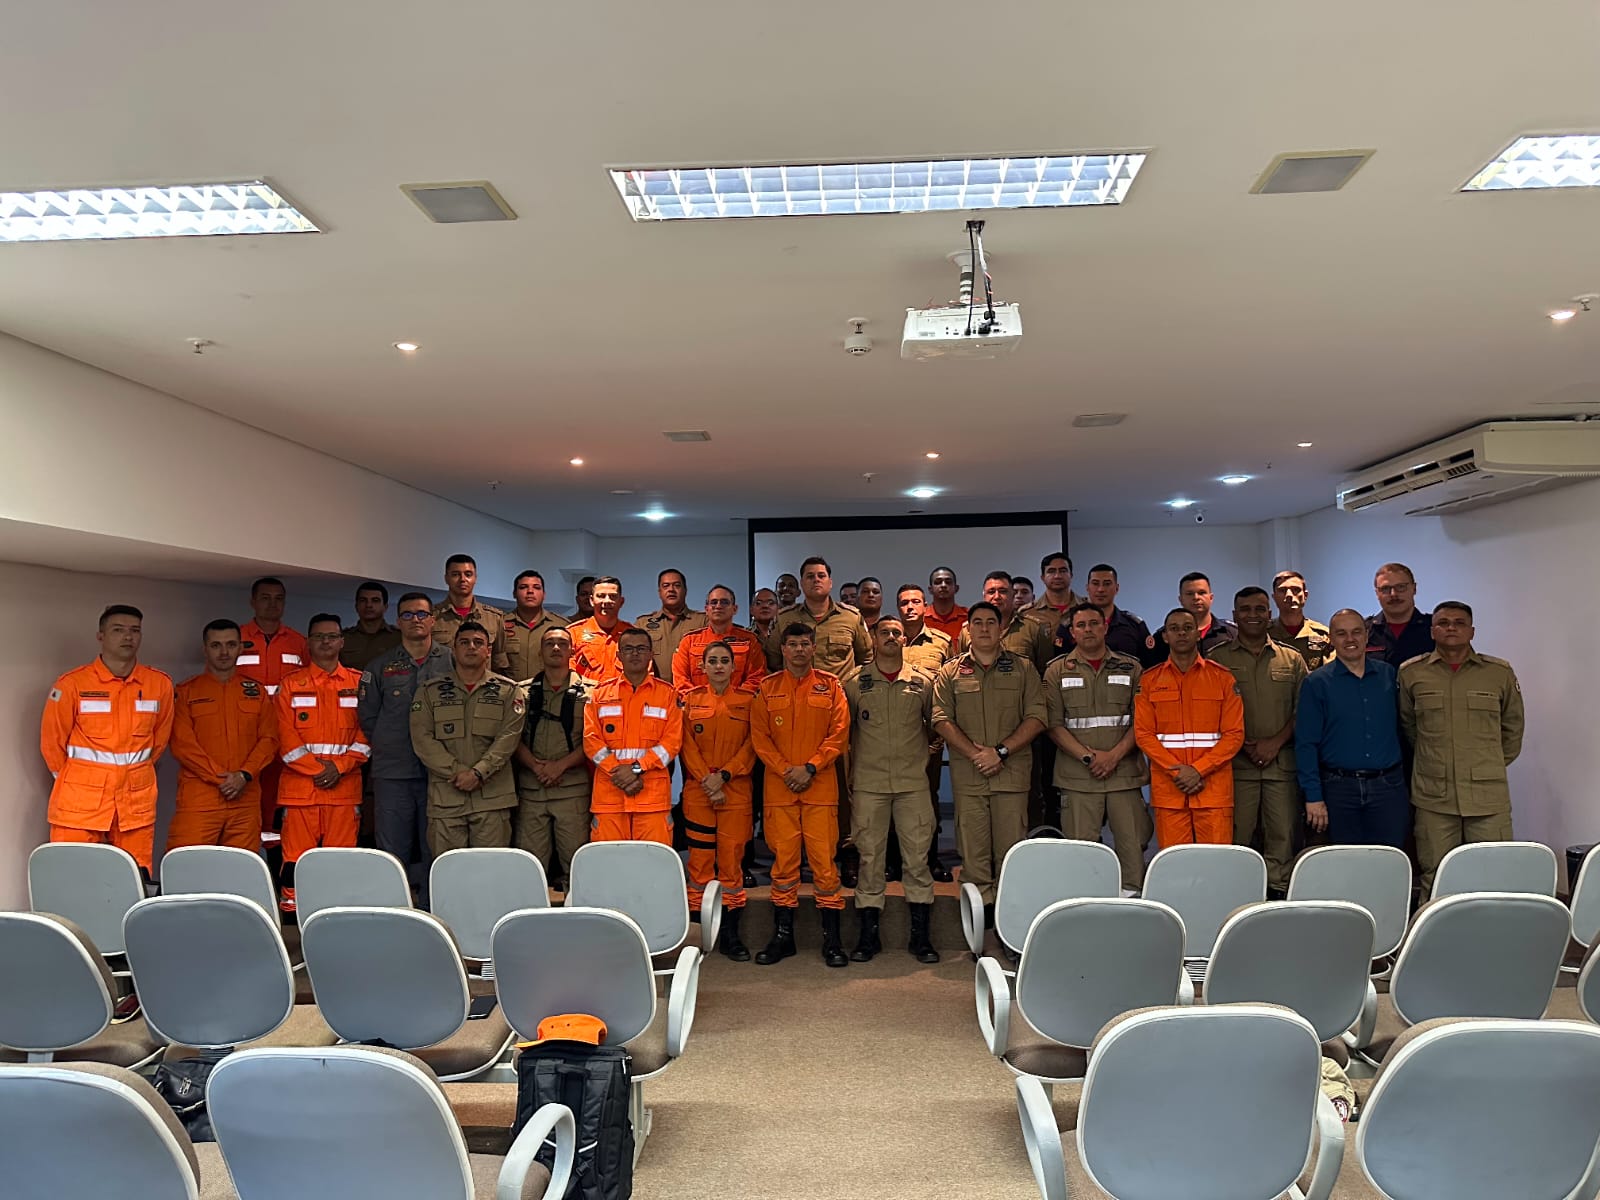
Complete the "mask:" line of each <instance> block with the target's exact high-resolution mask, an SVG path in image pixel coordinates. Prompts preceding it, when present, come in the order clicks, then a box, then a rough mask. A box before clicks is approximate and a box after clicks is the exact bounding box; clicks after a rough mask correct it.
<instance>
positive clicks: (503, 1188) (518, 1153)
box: [494, 1104, 578, 1200]
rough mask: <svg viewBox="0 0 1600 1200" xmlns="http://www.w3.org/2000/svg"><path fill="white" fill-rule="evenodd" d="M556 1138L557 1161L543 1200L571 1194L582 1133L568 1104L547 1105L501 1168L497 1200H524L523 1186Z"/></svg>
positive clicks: (530, 1119)
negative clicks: (532, 1169) (546, 1146)
mask: <svg viewBox="0 0 1600 1200" xmlns="http://www.w3.org/2000/svg"><path fill="white" fill-rule="evenodd" d="M552 1136H553V1137H554V1139H555V1144H556V1161H555V1165H554V1167H552V1169H551V1171H550V1186H549V1187H547V1188H545V1190H544V1195H543V1196H542V1197H540V1200H560V1197H562V1196H565V1195H566V1194H567V1182H568V1180H569V1179H571V1177H572V1157H573V1154H574V1152H575V1151H576V1150H577V1140H578V1130H577V1126H576V1125H575V1124H574V1123H573V1120H572V1110H571V1109H570V1108H568V1107H567V1106H566V1105H565V1104H545V1105H542V1106H541V1107H540V1108H539V1110H538V1111H537V1112H535V1113H534V1114H533V1116H532V1117H530V1118H529V1120H528V1123H527V1124H526V1125H524V1126H523V1127H522V1132H521V1133H519V1134H517V1140H516V1141H514V1142H512V1143H511V1149H510V1150H509V1151H507V1152H506V1160H505V1162H503V1163H501V1164H500V1176H499V1178H498V1179H496V1180H495V1185H494V1200H522V1185H523V1183H524V1182H525V1181H526V1180H527V1178H528V1171H529V1170H530V1169H531V1168H532V1167H533V1161H534V1159H535V1158H537V1157H538V1154H539V1151H540V1150H541V1149H542V1148H543V1146H544V1144H545V1142H547V1141H549V1140H551V1138H552Z"/></svg>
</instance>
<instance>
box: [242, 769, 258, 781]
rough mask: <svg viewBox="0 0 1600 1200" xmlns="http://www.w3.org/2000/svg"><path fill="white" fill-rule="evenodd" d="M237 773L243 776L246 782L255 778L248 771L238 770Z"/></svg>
mask: <svg viewBox="0 0 1600 1200" xmlns="http://www.w3.org/2000/svg"><path fill="white" fill-rule="evenodd" d="M239 774H241V775H243V776H244V781H245V782H246V783H249V782H250V781H251V780H253V779H254V778H255V776H254V775H252V774H250V772H249V771H240V772H239Z"/></svg>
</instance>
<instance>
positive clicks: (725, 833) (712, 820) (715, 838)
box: [683, 778, 755, 912]
mask: <svg viewBox="0 0 1600 1200" xmlns="http://www.w3.org/2000/svg"><path fill="white" fill-rule="evenodd" d="M743 782H744V784H745V792H746V795H745V798H744V802H743V803H740V802H739V801H738V800H735V799H732V798H730V799H728V800H727V801H725V802H724V803H723V805H722V807H721V808H713V807H712V806H711V803H710V801H708V800H707V799H706V798H705V793H704V792H703V791H702V790H701V789H700V788H699V787H698V786H696V787H689V786H687V785H686V786H685V787H684V789H683V825H684V828H685V830H687V833H688V842H689V909H690V911H692V912H698V911H699V909H700V900H701V898H702V897H703V896H704V895H705V891H706V885H707V884H708V883H710V882H711V880H712V879H713V878H714V879H716V881H717V882H718V883H720V884H721V885H722V907H723V908H743V907H744V848H745V846H746V845H747V844H748V843H749V841H750V835H751V833H752V832H753V831H754V828H755V817H754V815H753V813H752V812H751V805H750V797H749V794H748V793H749V783H750V781H749V779H748V778H747V779H745V780H743ZM728 786H729V787H730V788H731V787H732V786H733V785H732V783H730V784H729V785H728Z"/></svg>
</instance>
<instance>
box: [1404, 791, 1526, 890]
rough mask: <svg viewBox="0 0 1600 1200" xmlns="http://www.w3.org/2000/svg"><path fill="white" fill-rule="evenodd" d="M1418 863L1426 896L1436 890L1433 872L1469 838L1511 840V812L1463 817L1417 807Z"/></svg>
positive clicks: (1487, 840)
mask: <svg viewBox="0 0 1600 1200" xmlns="http://www.w3.org/2000/svg"><path fill="white" fill-rule="evenodd" d="M1416 818H1417V864H1418V865H1419V866H1420V867H1421V868H1422V899H1423V900H1427V899H1428V897H1429V896H1430V895H1432V894H1433V873H1434V872H1435V871H1437V870H1438V869H1439V863H1440V862H1441V861H1443V859H1444V856H1445V855H1446V854H1449V853H1450V851H1452V850H1454V849H1455V848H1456V847H1457V846H1464V845H1466V844H1467V843H1468V842H1509V841H1510V840H1511V813H1510V811H1509V810H1508V811H1506V812H1503V813H1493V814H1491V815H1490V816H1487V817H1462V816H1457V815H1456V814H1455V813H1439V812H1428V811H1427V810H1426V809H1422V808H1419V809H1417V810H1416Z"/></svg>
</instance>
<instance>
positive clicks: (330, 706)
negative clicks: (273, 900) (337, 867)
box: [274, 665, 372, 863]
mask: <svg viewBox="0 0 1600 1200" xmlns="http://www.w3.org/2000/svg"><path fill="white" fill-rule="evenodd" d="M360 687H361V672H360V671H352V670H351V669H350V668H349V667H335V668H334V669H333V670H332V671H324V670H323V669H322V668H321V667H318V666H315V665H313V666H309V667H305V668H303V669H302V670H299V671H295V672H293V673H292V674H289V675H286V676H284V679H283V682H282V684H280V685H279V687H278V694H277V696H276V697H274V700H275V702H276V705H277V718H278V749H279V761H280V762H282V763H283V778H282V780H281V781H280V782H279V784H278V803H279V804H281V805H283V807H284V814H283V861H284V862H286V863H292V862H298V861H299V860H300V856H301V855H302V854H304V853H305V852H306V851H307V850H310V849H312V848H314V847H316V846H354V845H355V844H356V834H357V832H358V825H359V813H358V809H359V807H360V804H361V771H360V769H359V768H360V767H361V766H362V764H364V763H365V762H366V761H367V759H368V758H369V757H370V756H371V753H372V751H371V748H370V747H369V746H368V745H367V739H366V735H365V734H363V733H362V732H361V724H360V722H359V721H358V720H357V719H356V699H357V693H358V692H359V690H360ZM325 761H326V762H331V763H332V764H333V765H334V766H336V767H338V768H339V781H338V782H337V783H335V784H334V785H333V786H332V787H331V788H319V787H318V786H317V785H316V784H314V783H313V782H311V781H312V780H313V779H315V778H316V777H317V776H318V775H320V774H321V773H322V769H323V763H324V762H325Z"/></svg>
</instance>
